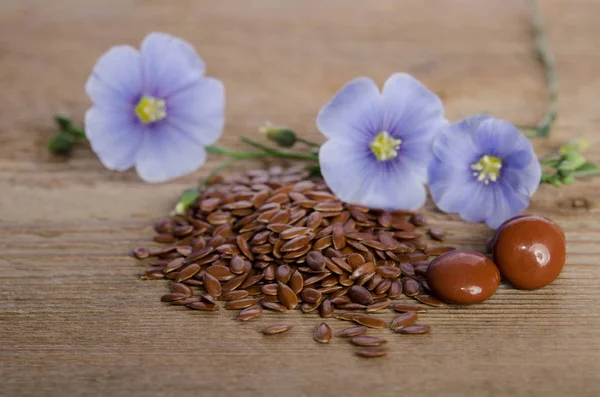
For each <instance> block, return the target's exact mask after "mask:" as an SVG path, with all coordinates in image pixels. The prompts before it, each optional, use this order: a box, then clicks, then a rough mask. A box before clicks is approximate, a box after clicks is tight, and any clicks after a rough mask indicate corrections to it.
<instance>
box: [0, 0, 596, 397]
mask: <svg viewBox="0 0 600 397" xmlns="http://www.w3.org/2000/svg"><path fill="white" fill-rule="evenodd" d="M542 8H543V12H544V14H545V16H546V19H547V21H548V24H549V26H550V32H549V33H550V40H551V43H552V46H553V47H554V50H555V53H556V59H557V66H558V73H559V75H560V79H561V80H560V98H559V119H558V121H557V124H556V130H555V131H554V132H553V137H552V139H551V140H550V141H548V142H537V143H536V148H537V149H538V152H539V153H543V152H545V151H546V150H548V149H549V148H551V147H553V146H556V145H559V144H561V143H562V142H564V141H566V140H568V139H570V138H573V137H576V136H583V137H587V138H588V139H590V140H591V141H592V142H593V143H594V145H593V147H592V149H591V150H590V151H589V157H590V159H591V160H593V161H600V149H599V148H598V145H597V142H598V138H597V136H598V132H597V128H598V123H599V121H600V110H599V109H600V108H599V107H598V99H597V96H598V92H600V79H598V70H599V67H600V54H599V53H598V51H597V49H598V48H599V46H600V41H599V38H600V25H599V24H598V23H597V16H598V15H600V2H597V1H592V0H588V1H585V0H577V1H569V2H565V1H561V0H552V1H551V0H548V1H543V2H542ZM529 18H530V17H529V10H528V7H527V2H524V1H517V0H510V1H494V2H492V1H485V2H484V1H478V0H461V1H450V0H446V1H443V0H436V1H428V2H423V1H418V0H407V1H394V0H381V1H372V2H363V1H357V0H352V1H350V0H347V1H341V0H338V1H317V0H304V1H301V0H294V1H277V0H253V1H229V0H228V1H223V0H222V1H218V2H217V1H195V0H179V1H177V2H172V3H167V2H162V1H158V0H120V1H116V0H111V1H105V0H87V1H77V0H54V1H51V2H50V1H45V0H28V1H24V0H10V1H9V0H5V1H3V2H1V3H0V85H1V87H2V90H0V115H1V116H2V117H0V192H1V194H0V324H1V328H0V379H1V380H2V385H1V387H0V395H3V396H86V397H89V396H95V395H111V396H115V397H116V396H170V395H201V396H250V395H286V396H333V395H335V396H337V395H345V396H354V395H357V396H360V395H373V396H384V395H400V394H402V395H421V396H440V395H442V396H466V395H473V396H500V395H505V396H508V395H510V396H559V395H576V396H597V395H599V394H600V378H599V377H598V374H599V373H600V353H599V352H600V311H599V310H598V304H599V302H600V270H599V269H600V267H599V266H598V262H599V259H598V258H599V254H600V217H599V209H598V190H599V189H600V178H591V179H587V180H586V181H584V182H579V183H577V184H576V185H573V186H569V187H565V188H562V189H556V188H554V187H550V186H543V187H541V188H540V190H539V192H538V193H537V194H536V195H535V199H534V202H533V204H532V206H531V207H530V212H534V213H538V214H542V215H546V216H550V217H552V218H553V219H555V220H556V221H558V222H559V223H560V224H561V226H562V227H563V228H564V230H565V232H566V235H567V240H568V263H567V266H566V268H565V270H564V273H563V275H562V276H561V277H560V279H559V280H558V281H557V282H556V283H554V284H553V285H551V286H550V287H548V288H544V289H543V290H539V291H533V292H525V291H517V290H514V289H512V288H510V287H509V286H506V285H503V286H502V287H501V289H500V290H499V292H498V294H497V295H495V296H494V297H493V298H492V299H491V300H490V301H488V302H487V303H485V304H481V305H476V306H472V307H450V308H444V309H439V310H436V309H434V310H431V311H430V312H428V313H427V314H425V315H423V318H424V321H425V322H427V323H429V324H430V325H431V326H432V327H433V332H432V333H431V334H430V335H426V336H422V337H418V336H415V337H411V336H403V335H396V336H394V335H387V334H386V333H385V332H384V331H378V332H373V333H372V334H373V335H379V336H384V335H387V337H388V338H389V339H390V343H389V344H388V348H389V351H390V354H389V356H388V357H387V358H384V359H379V360H374V361H368V360H364V359H359V358H356V357H355V356H354V355H353V352H354V350H355V349H354V348H352V347H351V346H349V345H348V344H347V343H346V342H344V341H341V340H339V339H335V340H334V341H332V343H331V344H330V345H327V346H323V345H320V344H317V343H315V342H314V341H312V340H311V332H312V329H313V327H314V326H315V324H316V323H317V321H319V320H318V319H317V318H316V316H315V315H300V314H296V313H287V314H283V315H276V314H267V315H265V316H264V317H263V318H261V319H260V320H259V321H251V322H249V323H244V324H240V323H238V322H235V321H234V320H233V318H234V313H231V312H226V311H221V312H219V313H196V312H192V311H190V310H186V309H182V308H176V307H166V306H165V305H164V304H162V303H161V302H160V300H159V298H160V296H161V294H163V293H164V292H165V290H166V282H162V281H158V282H143V281H140V280H138V277H137V276H138V274H139V273H140V271H141V270H142V269H141V267H140V266H139V265H138V264H137V263H136V261H135V260H133V259H132V258H131V257H130V256H129V252H130V251H131V249H132V248H133V247H135V246H137V245H144V244H146V242H147V241H150V239H151V236H152V230H151V227H150V225H151V223H152V221H153V220H155V219H157V218H160V217H161V216H163V215H164V214H166V213H167V211H168V210H169V209H170V208H171V206H172V204H173V200H174V199H175V198H176V196H177V194H178V193H179V192H180V191H181V190H182V189H183V188H185V187H188V186H191V185H192V184H193V183H194V182H195V181H196V180H197V179H198V178H199V177H201V176H202V175H204V174H205V173H206V172H207V170H208V169H210V168H211V166H213V165H214V164H215V163H216V161H217V160H216V159H211V160H210V162H209V164H207V166H206V167H204V168H203V169H201V170H200V171H198V172H197V173H196V174H195V175H192V176H189V177H186V178H183V179H180V180H178V181H175V182H172V183H169V184H164V185H158V186H156V185H146V184H143V183H141V182H140V181H139V180H138V178H137V176H136V175H135V173H134V172H133V171H130V172H126V173H111V172H109V171H107V170H105V169H104V168H103V167H102V165H101V164H100V162H99V161H98V160H97V158H96V157H95V156H94V155H93V153H92V152H91V151H90V150H89V149H86V148H82V149H80V150H77V151H76V153H75V156H74V157H73V158H72V159H70V160H67V161H65V160H60V159H56V158H53V157H51V156H50V155H48V153H47V152H46V148H45V142H46V141H47V140H48V139H49V137H50V136H51V135H52V133H53V126H52V123H51V116H52V114H53V113H55V112H57V111H66V112H68V113H70V114H72V115H73V117H74V118H75V119H77V120H79V121H80V120H81V119H82V115H83V113H84V111H85V109H86V108H87V107H88V106H89V102H88V100H87V98H86V97H85V94H84V92H83V85H84V83H85V80H86V78H87V76H88V73H89V71H90V69H91V67H92V65H93V64H94V62H95V60H96V59H97V57H98V56H99V55H100V54H101V53H102V52H104V51H105V50H106V49H107V48H108V47H109V46H111V45H114V44H120V43H126V44H133V45H137V43H139V41H140V40H141V39H142V37H143V36H144V35H145V34H146V33H147V32H149V31H152V30H159V31H166V32H170V33H173V34H176V35H180V36H182V37H185V38H186V39H188V40H190V41H191V42H192V43H193V44H194V45H195V46H196V47H197V48H198V51H199V53H200V54H201V55H202V56H203V57H204V59H205V61H206V62H207V65H208V74H209V75H213V76H217V77H218V78H220V79H222V80H223V81H224V82H225V84H226V87H227V93H228V98H227V113H228V115H227V126H226V133H225V134H224V137H223V143H224V144H228V145H236V144H237V143H236V141H237V138H238V137H239V136H241V135H249V136H257V134H258V133H257V132H256V129H257V127H258V126H259V125H260V124H262V123H263V122H264V121H265V120H271V121H273V122H275V123H284V124H288V125H290V126H291V127H293V128H294V129H296V130H297V131H299V132H301V133H302V134H306V135H307V136H310V137H312V138H315V139H321V138H320V137H319V135H318V133H317V132H316V129H315V126H314V119H315V115H316V113H317V112H318V109H319V108H320V106H322V105H323V104H324V103H325V102H326V101H327V100H328V99H329V98H330V97H331V96H332V94H333V93H334V92H335V91H336V90H337V89H338V88H339V87H340V86H341V85H342V84H344V83H345V82H346V81H348V80H349V79H351V78H354V77H356V76H360V75H367V76H371V77H373V78H374V79H375V80H376V81H377V82H378V83H383V82H384V81H385V79H386V78H387V76H389V75H390V74H391V73H393V72H396V71H407V72H409V73H412V74H414V75H415V76H416V77H417V78H419V79H420V80H422V81H424V82H425V83H426V84H427V85H428V86H429V87H431V88H432V89H433V90H435V91H436V92H437V93H439V95H440V96H441V97H442V98H443V100H444V103H445V105H446V107H447V114H448V118H449V119H451V120H457V119H459V118H460V117H462V116H464V115H468V114H472V113H474V112H478V111H484V110H485V111H489V112H492V113H493V114H494V115H496V116H498V117H503V118H506V119H509V120H511V121H513V122H515V123H533V122H535V121H536V120H537V118H538V117H539V116H540V115H541V114H542V113H543V111H544V106H545V91H544V86H543V77H542V74H541V71H540V69H539V66H538V65H537V64H536V63H535V61H534V60H533V59H532V57H531V41H530V36H529V33H530V32H529V28H530V27H529ZM579 199H580V201H581V200H583V203H584V205H583V206H579V207H574V206H573V202H574V201H576V200H579ZM428 213H429V216H430V218H431V222H432V223H435V224H436V225H439V226H441V227H444V228H446V229H447V233H448V235H449V240H450V242H451V243H455V244H460V245H461V246H464V247H472V248H476V249H480V250H481V249H483V245H484V242H485V239H486V237H487V236H488V235H489V234H490V231H489V230H488V229H486V228H485V227H484V226H481V225H471V224H465V223H463V222H460V221H458V220H457V218H456V217H453V216H448V215H444V214H441V213H438V212H435V211H433V208H432V206H431V204H429V206H428ZM384 317H385V318H388V317H390V318H391V313H390V314H389V315H386V316H384ZM282 320H285V322H290V323H293V324H294V329H293V330H292V331H291V332H289V333H287V334H285V335H280V336H277V337H272V338H269V339H268V340H267V339H266V338H265V337H264V336H263V335H262V334H260V332H259V330H260V329H262V328H263V327H266V326H268V325H272V324H275V323H279V322H282ZM328 323H329V324H330V325H331V326H332V327H333V328H334V331H339V330H340V329H342V328H343V327H344V326H345V325H346V324H343V323H341V322H338V321H333V320H331V321H328Z"/></svg>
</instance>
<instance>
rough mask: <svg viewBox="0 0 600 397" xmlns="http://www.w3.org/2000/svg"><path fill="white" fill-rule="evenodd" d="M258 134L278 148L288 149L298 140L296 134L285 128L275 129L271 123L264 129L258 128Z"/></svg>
mask: <svg viewBox="0 0 600 397" xmlns="http://www.w3.org/2000/svg"><path fill="white" fill-rule="evenodd" d="M260 132H261V133H263V134H265V136H266V137H267V138H268V139H269V140H271V141H273V142H275V143H276V144H277V145H278V146H281V147H285V148H290V147H292V146H294V144H295V143H296V141H297V140H298V138H297V137H296V133H295V132H294V131H293V130H291V129H290V128H287V127H276V126H273V125H272V124H271V123H267V124H266V125H265V126H264V127H261V128H260Z"/></svg>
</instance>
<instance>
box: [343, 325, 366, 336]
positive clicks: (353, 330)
mask: <svg viewBox="0 0 600 397" xmlns="http://www.w3.org/2000/svg"><path fill="white" fill-rule="evenodd" d="M368 329H369V328H367V327H365V326H364V325H359V326H356V327H350V328H346V329H344V330H342V331H340V332H339V333H338V334H337V336H338V337H340V338H352V337H354V336H359V335H362V334H364V333H365V332H367V330H368Z"/></svg>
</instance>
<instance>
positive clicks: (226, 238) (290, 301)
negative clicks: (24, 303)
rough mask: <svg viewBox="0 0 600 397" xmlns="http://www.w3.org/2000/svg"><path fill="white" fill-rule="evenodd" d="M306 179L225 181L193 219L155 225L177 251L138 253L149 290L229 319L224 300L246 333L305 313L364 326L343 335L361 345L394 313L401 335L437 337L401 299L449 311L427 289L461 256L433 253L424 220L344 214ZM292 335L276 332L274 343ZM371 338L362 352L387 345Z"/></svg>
mask: <svg viewBox="0 0 600 397" xmlns="http://www.w3.org/2000/svg"><path fill="white" fill-rule="evenodd" d="M306 177H307V173H306V172H305V171H304V168H302V167H300V168H297V167H296V168H293V169H290V170H283V169H282V168H280V167H272V168H271V169H269V170H250V171H247V173H246V174H245V175H237V176H235V175H231V176H226V177H219V178H216V179H215V180H214V181H212V182H214V184H207V185H206V186H205V188H204V189H202V191H201V197H200V199H199V200H198V202H196V203H192V205H191V206H190V209H189V211H188V212H187V213H186V214H184V215H178V216H174V217H172V218H170V219H163V220H161V221H159V222H157V223H156V224H155V225H154V227H155V230H156V232H157V235H156V236H155V241H157V242H162V243H165V244H167V245H166V246H165V247H164V248H161V249H158V250H155V251H151V252H149V251H148V250H147V249H145V248H143V247H139V248H135V249H134V250H133V255H134V256H135V257H136V258H138V259H146V258H148V257H151V260H150V261H149V263H148V264H149V266H150V268H149V269H148V270H147V271H146V272H145V273H143V274H142V275H141V278H142V279H163V278H167V279H169V280H172V281H171V292H170V293H168V294H166V295H164V296H163V297H162V298H161V299H162V300H163V301H166V302H169V303H170V304H172V305H178V306H188V307H189V308H190V309H195V310H201V311H214V310H219V307H220V306H219V305H218V304H217V302H216V299H217V298H218V299H219V300H222V301H223V302H225V303H224V306H225V308H227V309H230V310H241V312H240V313H239V314H238V319H239V320H240V321H248V320H251V319H254V318H257V317H259V316H260V315H261V313H262V310H263V309H266V310H271V311H275V312H284V311H287V310H292V309H294V308H297V307H298V306H300V309H301V310H302V312H304V313H309V312H312V311H316V310H318V311H319V315H320V316H321V317H325V318H326V317H336V318H339V319H341V320H350V321H354V322H357V323H358V324H361V325H360V326H358V327H352V328H350V329H348V331H346V330H344V331H342V332H341V333H340V336H346V337H356V336H360V335H361V334H362V333H364V332H365V331H366V329H367V328H366V326H368V327H373V328H385V327H386V326H387V324H385V321H383V320H382V319H379V318H376V317H372V316H369V315H367V314H364V311H366V312H367V313H373V312H378V311H380V310H383V309H385V308H387V307H391V308H393V309H394V310H396V311H398V312H400V313H403V314H400V315H399V316H397V317H396V318H395V319H394V320H393V321H392V328H398V330H400V329H402V330H405V331H404V332H405V333H419V332H426V331H423V330H424V329H427V330H428V327H427V326H420V325H419V326H416V325H415V324H413V322H414V319H416V316H417V315H416V313H417V312H422V311H425V309H424V308H421V307H419V306H417V305H411V304H399V303H397V304H392V300H391V299H397V298H399V297H400V296H401V295H402V294H403V293H404V295H406V296H411V297H413V298H415V299H416V300H419V301H421V302H423V303H425V304H427V305H430V306H440V305H444V303H443V302H441V301H439V300H438V299H436V298H435V297H433V296H431V295H428V294H427V293H423V291H425V292H428V291H429V289H428V285H427V282H426V280H425V277H426V273H427V269H428V265H429V264H428V263H429V262H428V259H429V257H430V256H435V255H439V254H441V253H443V252H446V251H448V250H450V249H453V247H440V246H432V247H429V248H428V247H427V244H426V243H425V242H424V241H422V240H421V238H422V233H421V232H420V230H417V226H418V227H421V226H424V225H425V224H426V219H425V217H424V216H423V214H419V213H414V212H412V211H391V212H388V211H383V210H371V209H369V208H367V207H364V206H360V205H351V204H344V203H341V202H339V201H338V199H337V198H336V197H335V196H334V195H333V194H332V193H331V192H330V191H329V190H328V188H327V186H326V184H325V183H324V181H323V180H319V179H310V180H308V179H306ZM427 232H428V233H429V236H431V237H432V238H433V239H435V240H438V241H442V240H443V239H444V237H445V236H444V232H443V230H441V229H440V228H435V227H430V228H429V229H428V230H427ZM197 288H198V290H197ZM194 293H195V294H194ZM334 308H335V309H334ZM334 310H337V312H336V314H335V315H334ZM340 310H353V311H357V312H342V313H339V311H340ZM361 311H363V312H361ZM411 321H412V322H411ZM278 327H279V328H278ZM287 327H288V326H287V325H281V326H274V331H272V333H278V332H285V331H286V330H287V329H289V328H287ZM319 327H320V328H321V330H320V331H319V339H320V340H323V341H324V340H327V341H328V340H329V339H330V338H331V336H330V334H331V329H330V328H329V327H327V325H326V324H322V325H320V326H319ZM319 327H317V328H319ZM325 327H327V328H328V329H329V336H327V328H325ZM411 327H421V328H411ZM425 327H427V328H425ZM279 329H281V330H282V331H278V330H279ZM270 332H271V331H268V329H266V333H265V334H270ZM316 333H317V329H315V334H316ZM364 338H366V339H364ZM364 338H363V339H361V338H359V339H358V341H359V342H358V344H361V343H363V344H365V343H366V344H369V343H371V342H368V341H372V340H379V339H380V338H373V337H364ZM315 339H317V337H315ZM361 341H363V342H361ZM364 341H367V342H364ZM372 343H376V342H372ZM369 346H371V344H369ZM361 352H365V353H360V352H359V353H357V354H359V355H363V356H365V357H378V356H381V355H384V354H386V353H385V351H383V350H381V349H365V350H361Z"/></svg>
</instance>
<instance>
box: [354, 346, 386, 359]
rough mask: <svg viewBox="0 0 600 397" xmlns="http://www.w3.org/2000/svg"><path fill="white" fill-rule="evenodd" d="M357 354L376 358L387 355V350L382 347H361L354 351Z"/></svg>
mask: <svg viewBox="0 0 600 397" xmlns="http://www.w3.org/2000/svg"><path fill="white" fill-rule="evenodd" d="M356 355H357V356H360V357H365V358H377V357H385V356H387V351H385V350H383V349H377V348H375V349H362V350H359V351H357V352H356Z"/></svg>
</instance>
